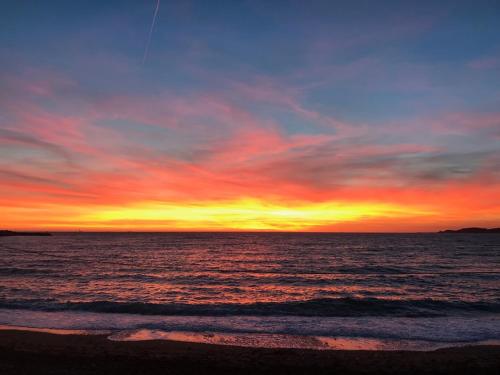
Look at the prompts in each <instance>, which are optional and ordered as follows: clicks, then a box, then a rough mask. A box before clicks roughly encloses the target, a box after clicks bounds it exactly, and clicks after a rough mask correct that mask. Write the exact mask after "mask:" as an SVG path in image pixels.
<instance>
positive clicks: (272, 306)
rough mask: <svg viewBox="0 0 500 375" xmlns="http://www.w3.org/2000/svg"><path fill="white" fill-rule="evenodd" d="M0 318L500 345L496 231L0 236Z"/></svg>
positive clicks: (119, 331) (160, 333)
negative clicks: (448, 232)
mask: <svg viewBox="0 0 500 375" xmlns="http://www.w3.org/2000/svg"><path fill="white" fill-rule="evenodd" d="M0 325H4V326H9V327H13V326H17V327H30V328H32V329H52V330H55V331H57V332H64V331H65V330H67V332H72V331H75V330H76V331H82V332H86V333H102V332H106V333H107V334H108V335H109V337H110V339H113V340H143V339H151V338H156V339H173V340H182V341H199V342H209V343H219V344H231V345H242V346H267V347H305V348H317V349H332V348H333V349H337V348H346V349H349V348H350V349H353V348H354V349H388V350H391V349H412V350H431V349H435V348H439V347H446V346H457V345H471V344H479V343H500V235H498V234H347V233H346V234H342V233H338V234H327V233H55V234H54V235H53V236H50V237H4V238H0Z"/></svg>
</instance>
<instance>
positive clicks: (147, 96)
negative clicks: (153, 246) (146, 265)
mask: <svg viewBox="0 0 500 375" xmlns="http://www.w3.org/2000/svg"><path fill="white" fill-rule="evenodd" d="M41 3H43V2H40V4H38V3H36V2H35V3H33V4H32V6H29V7H27V6H26V7H24V6H21V5H16V4H11V5H9V7H8V8H9V9H7V10H6V13H4V15H3V16H2V18H3V21H4V24H5V26H6V27H7V29H8V30H9V32H8V33H1V34H0V46H1V47H0V50H1V53H2V57H3V61H2V67H1V68H0V69H1V70H0V182H1V183H0V222H1V224H2V228H5V229H30V230H35V229H36V230H45V229H46V230H97V231H101V230H119V231H129V230H130V231H157V230H158V231H178V230H179V231H184V230H210V231H212V230H217V231H219V230H222V231H224V230H228V231H234V230H249V231H259V230H264V231H270V230H278V231H376V232H387V231H435V230H439V229H444V228H448V227H452V228H454V227H462V226H485V227H492V226H498V224H499V220H500V112H499V110H498V109H499V108H500V92H499V89H498V87H500V52H499V49H498V45H500V44H499V43H500V33H498V27H497V26H495V25H497V24H496V21H497V20H495V19H494V18H491V19H488V18H487V17H486V18H482V21H481V22H482V23H481V24H480V25H481V28H479V26H477V27H476V26H475V25H476V23H475V22H476V21H474V12H473V11H471V10H470V9H469V8H468V7H466V6H463V7H462V6H458V5H457V6H456V7H451V6H447V5H445V4H443V5H439V4H435V5H434V7H435V9H434V10H433V11H432V12H430V11H429V9H427V8H425V9H424V8H421V7H419V6H417V5H414V6H411V7H410V6H394V7H392V6H391V7H389V8H388V7H385V8H384V7H381V8H384V10H383V11H382V10H381V11H380V14H379V13H378V11H375V14H373V12H372V11H370V12H364V13H363V12H360V14H361V13H363V14H365V16H362V18H361V19H360V18H358V17H361V16H359V14H358V13H357V11H356V9H354V8H355V7H354V6H353V8H352V9H351V8H349V7H346V8H345V9H344V11H343V14H342V15H339V14H337V12H336V11H335V9H334V8H335V7H329V6H327V5H325V4H323V5H321V6H320V5H319V3H318V4H316V5H311V6H306V4H305V3H303V4H301V2H298V3H294V5H293V6H290V9H287V10H286V11H284V10H283V9H282V8H280V7H274V6H271V5H270V6H264V4H261V3H259V2H256V3H255V4H253V2H251V3H252V4H253V5H250V4H247V5H243V4H241V3H240V4H236V3H235V4H227V6H225V7H224V9H223V10H220V9H216V8H217V7H213V8H212V7H210V6H208V5H206V4H203V3H200V4H192V5H191V6H187V5H186V6H182V5H181V3H182V2H165V4H162V6H161V7H160V8H159V9H156V6H157V2H155V1H140V2H128V1H125V2H121V3H118V2H113V1H111V2H106V4H103V3H96V6H95V7H93V8H92V11H89V10H88V9H87V8H86V6H85V5H84V4H83V3H82V4H79V5H74V6H75V7H76V9H73V8H71V7H72V6H73V5H69V4H63V5H61V6H60V7H57V9H56V8H50V7H45V6H44V5H42V4H41ZM258 4H260V5H258ZM200 8H203V11H200ZM153 14H154V16H155V19H154V21H155V24H154V29H153V28H152V27H151V20H152V16H153ZM469 17H470V18H469ZM492 17H493V14H492ZM20 19H21V20H22V22H21V21H19V20H20ZM464 20H465V21H464ZM24 23H26V24H30V25H31V26H32V27H29V28H28V27H23V24H24ZM478 25H479V23H478ZM488 25H489V26H488ZM40 30H43V31H40ZM477 30H480V32H479V31H477ZM476 31H477V32H476ZM148 32H149V34H148ZM464 44H467V46H468V49H467V52H464V50H465V49H464ZM146 45H147V55H146V54H145V53H144V49H145V47H146ZM442 45H446V46H447V49H446V51H443V50H442V48H441V46H442ZM0 229H1V228H0Z"/></svg>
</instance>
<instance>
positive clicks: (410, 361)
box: [0, 331, 500, 375]
mask: <svg viewBox="0 0 500 375" xmlns="http://www.w3.org/2000/svg"><path fill="white" fill-rule="evenodd" d="M0 374H2V375H8V374H110V375H111V374H120V375H123V374H200V375H202V374H341V375H344V374H346V375H348V374H455V375H456V374H474V375H478V374H495V375H498V374H500V346H481V347H479V346H476V347H466V348H455V349H441V350H436V351H433V352H381V351H315V350H294V349H254V348H239V347H229V346H215V345H206V344H193V343H181V342H171V341H142V342H113V341H109V340H107V339H106V337H105V336H80V335H64V336H62V335H53V334H48V333H38V332H26V331H0Z"/></svg>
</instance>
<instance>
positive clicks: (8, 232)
mask: <svg viewBox="0 0 500 375" xmlns="http://www.w3.org/2000/svg"><path fill="white" fill-rule="evenodd" d="M12 236H51V234H50V233H47V232H14V231H11V230H0V237H12Z"/></svg>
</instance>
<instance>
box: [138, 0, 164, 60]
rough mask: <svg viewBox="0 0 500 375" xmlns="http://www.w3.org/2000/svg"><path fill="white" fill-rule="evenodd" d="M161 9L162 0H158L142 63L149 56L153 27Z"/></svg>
mask: <svg viewBox="0 0 500 375" xmlns="http://www.w3.org/2000/svg"><path fill="white" fill-rule="evenodd" d="M159 9H160V0H157V1H156V8H155V13H154V15H153V22H151V28H150V29H149V36H148V42H147V43H146V49H145V50H144V56H143V57H142V63H143V64H144V63H145V62H146V59H147V57H148V51H149V45H150V44H151V37H152V36H153V29H154V28H155V23H156V16H157V15H158V10H159Z"/></svg>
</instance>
